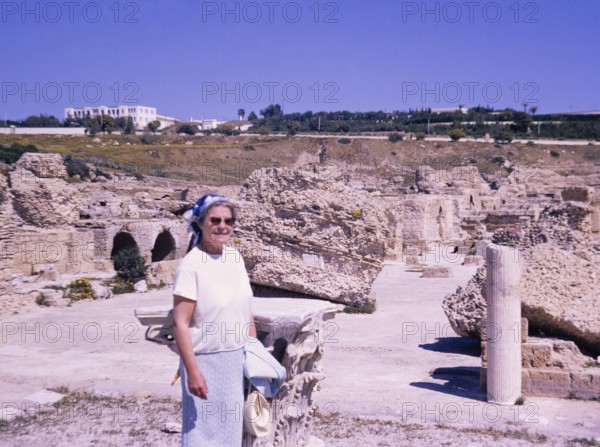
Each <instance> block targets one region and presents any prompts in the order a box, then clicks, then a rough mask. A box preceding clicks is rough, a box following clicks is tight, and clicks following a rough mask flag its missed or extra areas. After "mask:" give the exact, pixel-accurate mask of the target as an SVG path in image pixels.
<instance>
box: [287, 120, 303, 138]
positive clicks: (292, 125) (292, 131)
mask: <svg viewBox="0 0 600 447" xmlns="http://www.w3.org/2000/svg"><path fill="white" fill-rule="evenodd" d="M287 128H288V135H296V134H297V133H298V129H299V128H300V123H299V122H298V121H290V122H289V123H287Z"/></svg>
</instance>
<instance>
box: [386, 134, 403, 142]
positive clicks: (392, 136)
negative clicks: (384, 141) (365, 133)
mask: <svg viewBox="0 0 600 447" xmlns="http://www.w3.org/2000/svg"><path fill="white" fill-rule="evenodd" d="M403 138H404V137H403V136H402V135H400V134H399V133H392V134H390V135H389V137H388V140H390V143H395V142H397V141H402V139H403Z"/></svg>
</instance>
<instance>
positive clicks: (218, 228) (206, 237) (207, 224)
mask: <svg viewBox="0 0 600 447" xmlns="http://www.w3.org/2000/svg"><path fill="white" fill-rule="evenodd" d="M232 218H233V216H232V214H231V210H230V209H229V208H228V207H226V206H223V205H215V206H213V207H212V208H211V209H209V210H208V213H206V216H205V217H204V220H203V221H202V222H201V223H200V229H201V230H202V241H201V242H200V245H201V247H202V248H203V249H205V251H207V252H209V253H210V252H215V253H220V252H221V249H222V246H223V244H225V243H226V242H227V241H228V240H229V238H230V237H231V235H232V234H233V223H234V222H232V220H233V219H232ZM226 221H227V222H229V223H230V224H231V225H228V224H227V223H226Z"/></svg>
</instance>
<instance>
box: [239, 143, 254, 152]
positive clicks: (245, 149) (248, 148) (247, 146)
mask: <svg viewBox="0 0 600 447" xmlns="http://www.w3.org/2000/svg"><path fill="white" fill-rule="evenodd" d="M242 150H243V151H255V150H256V148H255V147H254V146H251V145H249V144H247V145H246V146H244V147H242Z"/></svg>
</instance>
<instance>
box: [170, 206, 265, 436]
mask: <svg viewBox="0 0 600 447" xmlns="http://www.w3.org/2000/svg"><path fill="white" fill-rule="evenodd" d="M183 217H184V219H186V221H187V222H188V224H189V225H190V228H191V229H192V231H193V233H194V242H193V244H192V248H191V250H190V251H189V252H188V254H187V255H186V256H185V257H184V258H183V260H182V261H181V263H180V264H179V267H178V269H177V272H176V273H175V284H174V291H173V298H174V306H173V318H174V322H175V330H174V334H175V340H176V343H177V347H178V349H179V353H180V356H181V362H180V366H179V368H180V373H181V378H182V380H181V385H182V395H183V397H182V406H183V432H182V446H184V447H186V446H189V447H192V446H211V447H217V446H223V447H232V446H239V445H241V443H242V425H243V418H242V412H243V402H244V391H243V380H244V379H243V372H242V365H243V359H244V350H243V347H244V342H245V341H246V339H247V337H248V336H252V337H255V336H256V329H255V327H254V319H253V317H252V312H251V303H250V302H251V298H252V289H251V287H250V281H249V279H248V273H247V272H246V268H245V266H244V261H243V259H242V257H241V255H240V253H239V252H238V251H237V250H236V249H235V248H233V247H229V246H227V245H225V244H226V243H227V241H229V239H230V238H231V235H232V231H233V225H234V224H235V220H236V209H235V206H234V205H233V204H232V203H231V202H229V201H228V200H227V199H226V198H225V197H223V196H219V195H213V194H207V195H205V196H203V197H202V198H201V199H200V200H198V202H196V204H195V205H194V207H193V208H192V209H191V210H189V211H187V212H186V213H185V214H184V216H183Z"/></svg>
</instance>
